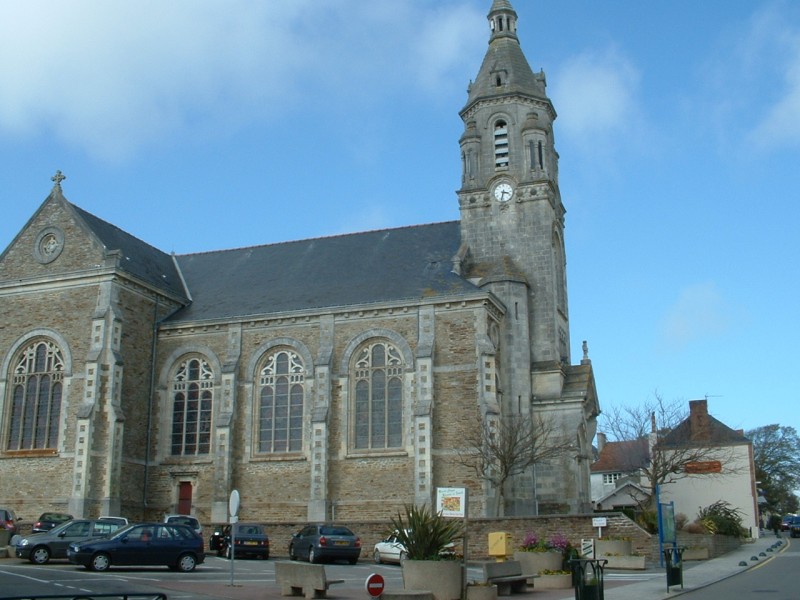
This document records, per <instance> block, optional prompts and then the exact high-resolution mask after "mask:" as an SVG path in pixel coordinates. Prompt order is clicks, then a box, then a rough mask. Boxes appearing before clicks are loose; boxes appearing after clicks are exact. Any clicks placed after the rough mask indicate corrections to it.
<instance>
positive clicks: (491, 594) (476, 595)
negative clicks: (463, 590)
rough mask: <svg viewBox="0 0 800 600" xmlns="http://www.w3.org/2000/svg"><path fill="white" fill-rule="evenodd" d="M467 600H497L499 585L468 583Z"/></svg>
mask: <svg viewBox="0 0 800 600" xmlns="http://www.w3.org/2000/svg"><path fill="white" fill-rule="evenodd" d="M467 600H497V586H496V585H468V586H467Z"/></svg>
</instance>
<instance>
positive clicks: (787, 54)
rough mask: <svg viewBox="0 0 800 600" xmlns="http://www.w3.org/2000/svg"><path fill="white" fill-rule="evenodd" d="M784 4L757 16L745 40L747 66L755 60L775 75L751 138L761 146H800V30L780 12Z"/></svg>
mask: <svg viewBox="0 0 800 600" xmlns="http://www.w3.org/2000/svg"><path fill="white" fill-rule="evenodd" d="M782 7H785V5H776V6H771V7H769V8H768V9H765V10H764V11H762V12H759V13H757V14H756V15H755V17H754V19H753V22H752V24H751V27H750V31H749V32H748V35H747V36H746V38H745V41H744V42H743V43H742V53H743V55H744V57H745V66H746V67H747V66H748V64H753V63H755V64H756V65H757V66H758V69H759V71H760V73H761V74H762V76H763V74H764V73H768V74H773V70H775V71H776V73H775V75H776V77H777V79H778V81H777V82H776V81H773V80H770V81H769V87H765V88H764V89H763V90H761V93H760V97H759V100H760V101H762V102H764V104H765V106H764V107H763V108H761V109H760V110H758V113H760V114H758V116H757V118H756V122H755V125H754V127H753V128H752V129H751V131H750V136H749V137H750V141H751V142H752V143H754V144H755V145H756V146H758V147H761V148H775V147H781V146H786V145H789V146H796V145H800V30H798V29H797V28H796V27H793V24H792V21H791V19H789V18H787V15H784V14H782V13H781V8H782Z"/></svg>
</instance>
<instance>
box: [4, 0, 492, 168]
mask: <svg viewBox="0 0 800 600" xmlns="http://www.w3.org/2000/svg"><path fill="white" fill-rule="evenodd" d="M475 18H476V15H475V13H474V12H471V11H470V10H469V9H465V8H456V7H450V8H448V9H447V10H444V9H443V8H442V6H441V4H440V3H430V2H421V1H418V2H394V1H391V2H369V3H364V2H360V1H357V0H291V1H290V2H260V1H253V0H227V1H226V2H216V1H209V0H193V1H188V0H171V1H170V2H163V1H160V0H137V1H133V0H118V1H115V2H107V1H104V0H75V1H72V2H47V1H44V0H28V1H26V2H4V3H0V136H16V137H21V136H26V137H47V136H54V137H55V138H56V139H57V140H58V141H63V142H66V143H67V145H68V146H70V147H73V148H79V149H82V150H83V151H85V152H87V153H88V154H90V155H93V156H95V157H101V158H104V159H107V160H124V159H125V158H127V157H129V156H131V155H135V153H136V152H138V151H141V150H142V149H143V148H146V147H147V146H148V145H150V144H154V143H159V142H160V141H162V140H169V139H170V138H171V137H172V136H177V135H186V134H189V135H191V134H192V133H193V132H197V131H200V132H209V131H214V132H216V133H218V134H223V135H224V133H225V132H226V131H230V130H233V129H235V128H237V127H242V126H243V125H244V124H246V123H250V122H253V121H256V122H258V121H262V120H264V119H272V118H277V117H281V116H283V115H285V114H286V113H287V111H289V110H294V111H303V110H305V109H304V106H305V107H308V106H325V107H327V106H329V105H331V104H333V105H336V104H337V103H340V104H341V105H344V104H345V103H347V102H353V103H355V102H359V103H369V102H370V100H371V98H372V96H373V95H377V96H381V95H385V94H387V93H391V90H392V89H395V90H396V89H397V88H398V86H404V87H403V89H404V93H407V94H414V93H423V94H428V95H431V94H432V93H433V90H434V88H435V87H436V86H437V85H438V86H440V87H439V89H441V85H443V83H447V84H449V85H452V84H453V83H454V78H453V74H454V70H457V67H459V65H462V64H464V63H465V61H469V60H470V59H471V57H464V56H463V54H464V52H463V50H464V47H465V46H466V45H469V44H474V40H470V39H469V37H468V36H467V35H466V33H465V30H466V29H467V28H472V27H474V19H475ZM473 62H474V61H473ZM444 77H447V80H446V82H443V81H442V79H443V78H444ZM458 78H459V81H460V79H461V78H463V75H461V74H458ZM389 82H391V83H389ZM460 85H462V86H465V85H466V80H464V81H461V82H460Z"/></svg>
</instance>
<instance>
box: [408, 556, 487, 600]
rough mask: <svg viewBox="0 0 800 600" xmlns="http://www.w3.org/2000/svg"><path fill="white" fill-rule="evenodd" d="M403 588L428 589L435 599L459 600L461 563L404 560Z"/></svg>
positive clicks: (452, 561) (453, 561)
mask: <svg viewBox="0 0 800 600" xmlns="http://www.w3.org/2000/svg"><path fill="white" fill-rule="evenodd" d="M403 588H405V589H407V590H428V591H430V592H431V593H432V594H433V597H434V598H435V600H460V599H461V563H460V562H458V561H455V560H404V561H403ZM495 595H496V590H495Z"/></svg>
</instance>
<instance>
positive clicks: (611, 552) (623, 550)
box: [594, 539, 632, 558]
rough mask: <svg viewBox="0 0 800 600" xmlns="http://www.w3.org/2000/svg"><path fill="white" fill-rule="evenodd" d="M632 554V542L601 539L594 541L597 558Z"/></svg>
mask: <svg viewBox="0 0 800 600" xmlns="http://www.w3.org/2000/svg"><path fill="white" fill-rule="evenodd" d="M631 553H632V552H631V541H630V540H602V539H601V540H595V541H594V555H595V558H607V557H609V556H630V555H631Z"/></svg>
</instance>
